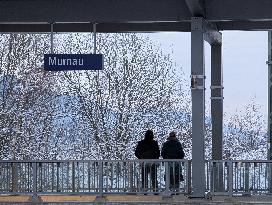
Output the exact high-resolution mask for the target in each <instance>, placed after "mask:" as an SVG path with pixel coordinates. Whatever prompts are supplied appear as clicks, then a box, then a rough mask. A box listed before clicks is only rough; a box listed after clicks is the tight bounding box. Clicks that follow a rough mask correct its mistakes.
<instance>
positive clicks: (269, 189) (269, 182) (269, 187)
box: [267, 162, 272, 194]
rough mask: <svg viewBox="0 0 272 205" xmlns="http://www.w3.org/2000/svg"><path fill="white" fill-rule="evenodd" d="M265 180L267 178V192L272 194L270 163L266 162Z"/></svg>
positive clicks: (271, 169) (271, 167)
mask: <svg viewBox="0 0 272 205" xmlns="http://www.w3.org/2000/svg"><path fill="white" fill-rule="evenodd" d="M267 169H268V170H267V175H268V177H267V180H268V193H269V194H272V163H271V162H269V163H268V164H267Z"/></svg>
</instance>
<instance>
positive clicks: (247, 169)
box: [244, 162, 250, 195]
mask: <svg viewBox="0 0 272 205" xmlns="http://www.w3.org/2000/svg"><path fill="white" fill-rule="evenodd" d="M249 194H250V192H249V163H248V162H246V163H245V193H244V195H249Z"/></svg>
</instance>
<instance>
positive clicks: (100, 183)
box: [98, 161, 103, 197]
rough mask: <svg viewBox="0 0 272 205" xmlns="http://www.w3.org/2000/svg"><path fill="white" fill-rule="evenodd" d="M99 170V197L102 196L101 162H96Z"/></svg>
mask: <svg viewBox="0 0 272 205" xmlns="http://www.w3.org/2000/svg"><path fill="white" fill-rule="evenodd" d="M98 170H99V197H103V162H101V161H99V162H98Z"/></svg>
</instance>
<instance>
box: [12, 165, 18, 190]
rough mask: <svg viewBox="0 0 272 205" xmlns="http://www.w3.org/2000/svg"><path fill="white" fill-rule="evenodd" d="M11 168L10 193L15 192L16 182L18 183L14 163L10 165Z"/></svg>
mask: <svg viewBox="0 0 272 205" xmlns="http://www.w3.org/2000/svg"><path fill="white" fill-rule="evenodd" d="M11 168H12V192H17V191H18V187H17V182H18V167H17V163H16V162H12V163H11Z"/></svg>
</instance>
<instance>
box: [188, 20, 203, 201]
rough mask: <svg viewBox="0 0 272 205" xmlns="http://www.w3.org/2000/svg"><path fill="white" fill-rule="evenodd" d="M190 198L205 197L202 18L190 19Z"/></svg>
mask: <svg viewBox="0 0 272 205" xmlns="http://www.w3.org/2000/svg"><path fill="white" fill-rule="evenodd" d="M191 94H192V187H193V194H192V197H204V195H205V161H204V155H205V152H204V120H205V68H204V35H203V18H201V17H193V18H192V19H191Z"/></svg>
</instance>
